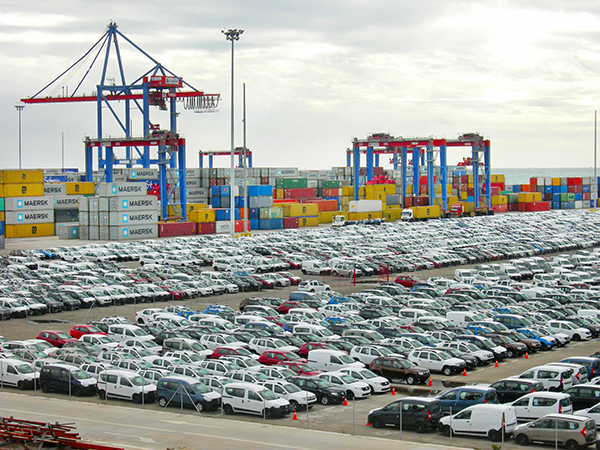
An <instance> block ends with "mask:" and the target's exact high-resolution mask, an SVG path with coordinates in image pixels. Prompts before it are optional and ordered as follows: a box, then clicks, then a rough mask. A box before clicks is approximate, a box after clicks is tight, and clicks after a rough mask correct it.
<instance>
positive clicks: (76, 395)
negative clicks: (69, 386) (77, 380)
mask: <svg viewBox="0 0 600 450" xmlns="http://www.w3.org/2000/svg"><path fill="white" fill-rule="evenodd" d="M73 395H74V396H75V397H81V396H82V395H83V392H81V389H80V388H79V387H76V388H75V389H73Z"/></svg>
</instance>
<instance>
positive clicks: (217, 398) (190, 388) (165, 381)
mask: <svg viewBox="0 0 600 450" xmlns="http://www.w3.org/2000/svg"><path fill="white" fill-rule="evenodd" d="M156 398H157V401H158V405H159V406H160V407H161V408H166V407H167V406H170V405H172V406H177V407H180V405H182V404H183V406H187V407H192V408H194V409H196V411H198V412H201V411H212V410H215V409H217V408H218V407H219V405H220V404H221V394H220V393H218V392H214V391H213V390H212V389H210V388H209V387H208V386H207V385H206V384H204V383H203V382H201V381H199V380H198V379H196V378H191V377H186V376H182V375H176V376H166V377H163V378H160V379H159V380H158V383H157V388H156Z"/></svg>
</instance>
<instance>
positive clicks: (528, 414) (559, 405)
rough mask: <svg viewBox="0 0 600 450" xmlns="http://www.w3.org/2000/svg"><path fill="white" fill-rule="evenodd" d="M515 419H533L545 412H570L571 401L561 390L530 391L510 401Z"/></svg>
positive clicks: (571, 410)
mask: <svg viewBox="0 0 600 450" xmlns="http://www.w3.org/2000/svg"><path fill="white" fill-rule="evenodd" d="M511 406H512V407H513V408H515V411H516V412H517V420H534V419H539V418H540V417H543V416H545V415H546V414H557V413H558V414H562V413H564V414H571V413H572V412H573V402H572V401H571V397H570V396H569V394H563V393H562V392H543V391H542V392H531V393H529V394H525V395H524V396H523V397H521V398H519V399H517V400H515V401H514V402H512V403H511Z"/></svg>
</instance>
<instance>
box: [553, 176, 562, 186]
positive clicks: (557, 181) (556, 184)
mask: <svg viewBox="0 0 600 450" xmlns="http://www.w3.org/2000/svg"><path fill="white" fill-rule="evenodd" d="M552 186H560V178H552Z"/></svg>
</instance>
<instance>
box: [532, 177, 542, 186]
mask: <svg viewBox="0 0 600 450" xmlns="http://www.w3.org/2000/svg"><path fill="white" fill-rule="evenodd" d="M537 180H538V179H537V178H530V179H529V185H530V186H537V184H538V181H537ZM542 182H543V179H542Z"/></svg>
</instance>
